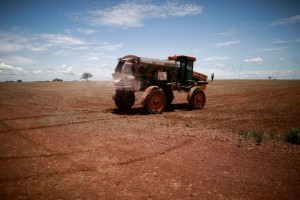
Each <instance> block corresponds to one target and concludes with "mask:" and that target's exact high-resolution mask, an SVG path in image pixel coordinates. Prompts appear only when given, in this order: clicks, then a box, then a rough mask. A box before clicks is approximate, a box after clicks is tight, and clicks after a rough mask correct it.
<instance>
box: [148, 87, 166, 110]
mask: <svg viewBox="0 0 300 200" xmlns="http://www.w3.org/2000/svg"><path fill="white" fill-rule="evenodd" d="M165 108H166V96H165V94H164V92H163V91H162V90H161V89H159V88H154V89H153V90H151V92H149V94H148V95H147V98H146V102H145V105H144V109H145V110H146V112H148V113H150V114H160V113H162V112H163V111H164V110H165Z"/></svg>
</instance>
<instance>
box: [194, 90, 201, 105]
mask: <svg viewBox="0 0 300 200" xmlns="http://www.w3.org/2000/svg"><path fill="white" fill-rule="evenodd" d="M194 105H195V107H196V108H200V107H201V106H202V105H203V95H202V94H201V93H197V94H196V95H195V96H194Z"/></svg>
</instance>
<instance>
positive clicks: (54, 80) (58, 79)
mask: <svg viewBox="0 0 300 200" xmlns="http://www.w3.org/2000/svg"><path fill="white" fill-rule="evenodd" d="M52 81H53V82H60V81H63V80H62V79H60V78H55V79H53V80H52Z"/></svg>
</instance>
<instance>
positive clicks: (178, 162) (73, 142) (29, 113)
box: [0, 81, 300, 199]
mask: <svg viewBox="0 0 300 200" xmlns="http://www.w3.org/2000/svg"><path fill="white" fill-rule="evenodd" d="M205 92H206V97H207V103H206V105H205V107H204V108H203V109H201V110H189V109H188V106H187V104H186V93H184V92H181V93H178V92H177V91H176V92H175V100H174V102H173V104H172V105H171V106H169V107H168V108H167V110H166V111H165V112H164V113H163V114H158V115H146V114H144V113H143V109H142V107H141V105H140V103H139V102H140V98H141V96H142V93H136V102H135V104H134V107H133V108H132V109H131V110H130V111H119V110H117V109H116V108H115V105H114V102H113V101H112V98H111V96H112V94H113V93H114V88H113V87H112V84H111V83H110V82H59V83H54V82H45V83H42V82H39V83H1V84H0V198H1V199H299V197H300V146H299V145H292V144H288V143H285V142H284V141H282V140H281V139H278V140H272V139H266V138H263V140H262V141H261V143H260V145H257V143H256V142H255V140H254V138H245V137H243V136H241V135H240V134H239V133H240V132H241V131H247V130H253V129H255V130H258V131H262V132H263V131H270V132H273V133H276V134H279V136H282V135H284V134H285V133H287V132H288V131H290V130H291V128H292V127H298V128H300V81H215V82H213V83H211V84H209V85H208V87H207V90H206V91H205Z"/></svg>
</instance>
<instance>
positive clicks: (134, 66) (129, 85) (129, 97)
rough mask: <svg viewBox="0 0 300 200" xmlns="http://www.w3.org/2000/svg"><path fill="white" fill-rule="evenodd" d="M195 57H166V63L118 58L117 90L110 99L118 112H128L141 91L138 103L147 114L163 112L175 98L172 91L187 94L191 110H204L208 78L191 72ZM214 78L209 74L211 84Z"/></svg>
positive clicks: (125, 57) (163, 61)
mask: <svg viewBox="0 0 300 200" xmlns="http://www.w3.org/2000/svg"><path fill="white" fill-rule="evenodd" d="M194 61H196V58H194V57H191V56H184V55H179V56H176V55H175V56H169V57H168V59H167V60H159V59H150V58H144V57H138V56H135V55H127V56H124V57H123V58H119V62H118V64H117V66H116V68H115V72H114V73H113V74H112V76H113V78H114V86H115V88H116V91H115V94H114V95H113V100H114V101H115V104H116V106H117V107H118V108H119V109H130V108H131V107H132V106H133V104H134V102H135V92H138V91H144V93H143V95H142V98H141V104H142V105H143V107H144V109H145V111H146V112H148V113H153V114H155V113H162V112H163V111H164V110H165V108H166V106H167V105H169V104H171V103H172V101H173V99H174V94H173V91H178V92H181V91H184V92H187V101H188V104H189V107H190V108H191V109H201V108H203V107H204V105H205V102H206V97H205V93H204V90H205V89H206V85H207V84H208V80H207V75H205V74H202V73H199V72H195V71H193V67H194ZM213 78H214V75H213V74H212V77H211V79H212V81H213Z"/></svg>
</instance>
